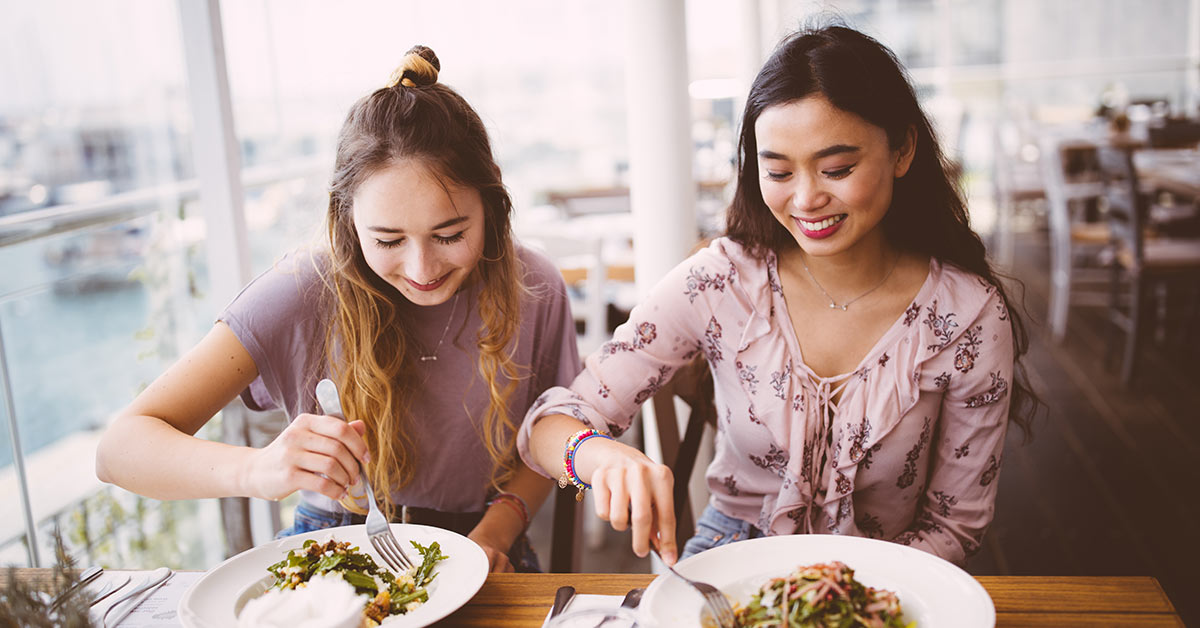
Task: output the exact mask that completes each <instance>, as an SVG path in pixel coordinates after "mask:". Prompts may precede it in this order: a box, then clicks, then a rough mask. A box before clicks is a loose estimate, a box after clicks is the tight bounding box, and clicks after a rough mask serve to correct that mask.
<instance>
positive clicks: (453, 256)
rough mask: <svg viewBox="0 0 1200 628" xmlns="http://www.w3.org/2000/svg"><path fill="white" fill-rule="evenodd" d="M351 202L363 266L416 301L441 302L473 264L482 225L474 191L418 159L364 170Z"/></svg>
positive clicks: (481, 238) (479, 247) (479, 200)
mask: <svg viewBox="0 0 1200 628" xmlns="http://www.w3.org/2000/svg"><path fill="white" fill-rule="evenodd" d="M353 202H354V204H353V208H354V228H355V231H356V232H357V233H358V241H359V244H360V245H361V246H362V252H363V257H364V258H365V259H366V262H367V266H369V267H370V268H371V270H372V271H374V272H375V274H377V275H379V277H380V278H382V279H383V280H384V281H386V282H387V283H388V284H389V285H391V286H392V287H394V288H396V290H399V291H400V293H401V294H403V295H404V297H405V298H407V299H408V300H409V301H411V302H413V303H415V304H417V305H437V304H439V303H445V302H446V301H447V300H449V299H450V297H452V296H454V293H455V292H457V291H458V289H459V288H460V287H461V286H462V285H463V283H464V282H466V281H467V279H468V278H469V277H470V276H471V273H472V272H474V270H475V267H476V266H477V265H478V264H479V259H480V258H481V257H482V255H483V247H484V229H485V225H484V221H485V218H484V211H483V200H482V198H481V197H480V195H479V191H478V190H476V189H474V188H470V187H463V186H460V185H458V184H456V183H454V182H453V181H451V180H449V179H448V178H446V177H443V176H439V175H438V174H437V173H436V172H435V171H434V170H432V169H430V168H429V167H427V166H426V165H425V164H424V163H422V162H420V161H418V160H411V159H409V160H403V161H399V162H393V163H390V164H388V165H387V166H385V167H383V168H382V169H380V170H378V171H377V172H375V173H374V174H372V175H370V176H368V177H367V178H366V179H365V180H364V181H363V182H362V183H361V184H360V185H359V186H358V189H357V190H355V192H354V201H353Z"/></svg>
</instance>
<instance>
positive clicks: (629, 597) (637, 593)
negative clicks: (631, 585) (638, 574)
mask: <svg viewBox="0 0 1200 628" xmlns="http://www.w3.org/2000/svg"><path fill="white" fill-rule="evenodd" d="M645 592H646V588H645V587H638V588H636V589H630V590H629V593H626V594H625V599H623V600H621V608H637V606H638V604H641V603H642V594H643V593H645Z"/></svg>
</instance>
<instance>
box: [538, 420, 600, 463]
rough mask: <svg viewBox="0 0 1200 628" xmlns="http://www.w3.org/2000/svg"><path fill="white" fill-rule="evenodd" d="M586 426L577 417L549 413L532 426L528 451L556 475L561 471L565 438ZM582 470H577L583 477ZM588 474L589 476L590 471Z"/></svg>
mask: <svg viewBox="0 0 1200 628" xmlns="http://www.w3.org/2000/svg"><path fill="white" fill-rule="evenodd" d="M588 427H589V426H588V425H585V424H584V423H583V422H581V421H579V420H578V419H574V418H571V417H569V416H567V415H565V414H551V415H548V416H545V417H542V419H541V420H539V421H538V422H537V424H536V425H534V426H533V431H532V434H531V436H530V438H529V452H530V453H531V454H533V457H534V460H536V461H537V463H538V465H540V466H541V467H542V468H543V469H545V470H546V472H547V473H550V474H551V476H552V477H557V475H556V474H558V473H562V468H563V453H564V451H565V449H566V446H567V439H568V438H570V437H571V435H572V434H574V433H576V432H578V431H579V430H586V429H587V428H588ZM582 471H583V470H582V469H580V470H579V472H580V477H584V476H583V472H582ZM589 471H590V469H589ZM588 475H589V476H590V473H589V474H588Z"/></svg>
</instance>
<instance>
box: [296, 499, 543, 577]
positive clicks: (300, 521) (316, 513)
mask: <svg viewBox="0 0 1200 628" xmlns="http://www.w3.org/2000/svg"><path fill="white" fill-rule="evenodd" d="M364 521H366V517H365V516H364V515H356V514H354V513H352V512H349V511H343V512H329V511H328V510H325V509H323V508H317V507H316V506H313V505H311V504H308V503H306V502H300V504H299V505H297V506H296V513H295V515H293V517H292V527H290V528H284V529H283V530H280V532H279V534H276V535H275V538H277V539H281V538H283V537H285V536H292V535H295V534H304V533H306V532H312V531H314V530H324V529H326V528H336V527H338V526H348V525H358V524H361V523H363V522H364ZM451 531H452V532H456V533H458V534H461V535H463V536H466V535H467V534H469V533H470V532H471V531H470V530H451ZM508 560H509V562H511V563H512V566H513V569H515V570H516V571H517V572H518V573H541V572H542V569H541V565H540V564H539V562H538V555H537V552H535V551H533V546H532V545H530V543H529V537H528V536H527V535H526V534H525V533H521V536H519V537H517V540H516V541H514V542H513V544H512V547H510V548H509V550H508Z"/></svg>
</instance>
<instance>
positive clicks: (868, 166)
mask: <svg viewBox="0 0 1200 628" xmlns="http://www.w3.org/2000/svg"><path fill="white" fill-rule="evenodd" d="M754 136H755V139H756V141H757V143H758V155H757V159H758V171H759V190H760V191H761V192H762V197H763V200H764V201H765V202H766V204H767V207H769V208H770V209H771V213H772V214H774V216H775V219H776V220H778V221H779V222H780V224H782V225H783V226H784V228H786V229H787V230H788V232H789V233H791V234H792V237H794V238H795V239H796V242H797V243H798V244H799V245H800V248H801V249H803V250H804V252H805V253H806V254H808V255H816V256H826V255H835V254H838V253H842V252H845V251H847V250H850V249H852V248H853V247H855V246H857V245H859V244H860V243H864V242H871V243H874V244H872V245H881V244H882V243H883V240H882V238H883V232H882V229H881V227H880V223H881V222H882V220H883V217H884V215H885V214H887V211H888V207H889V206H890V205H891V202H892V187H893V184H894V181H895V179H896V178H897V177H901V176H903V175H904V173H905V172H907V171H908V166H909V164H911V163H912V156H913V151H912V149H911V145H912V143H913V142H912V140H911V139H909V140H908V141H907V144H906V146H904V147H902V148H901V149H898V150H893V149H892V147H891V146H890V145H889V144H888V138H887V133H886V132H885V131H884V130H883V129H882V128H880V127H877V126H875V125H873V124H871V123H869V122H867V121H866V120H864V119H863V118H861V117H859V116H858V115H855V114H853V113H849V112H846V111H843V110H841V109H838V108H837V107H835V106H833V104H831V103H830V102H829V101H828V100H827V99H826V98H825V97H824V96H821V95H813V96H808V97H806V98H802V99H800V100H797V101H793V102H789V103H784V104H780V105H775V106H772V107H768V108H767V109H765V110H764V111H763V112H762V114H761V115H759V117H758V120H757V121H756V122H755V124H754ZM910 138H911V134H910Z"/></svg>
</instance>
